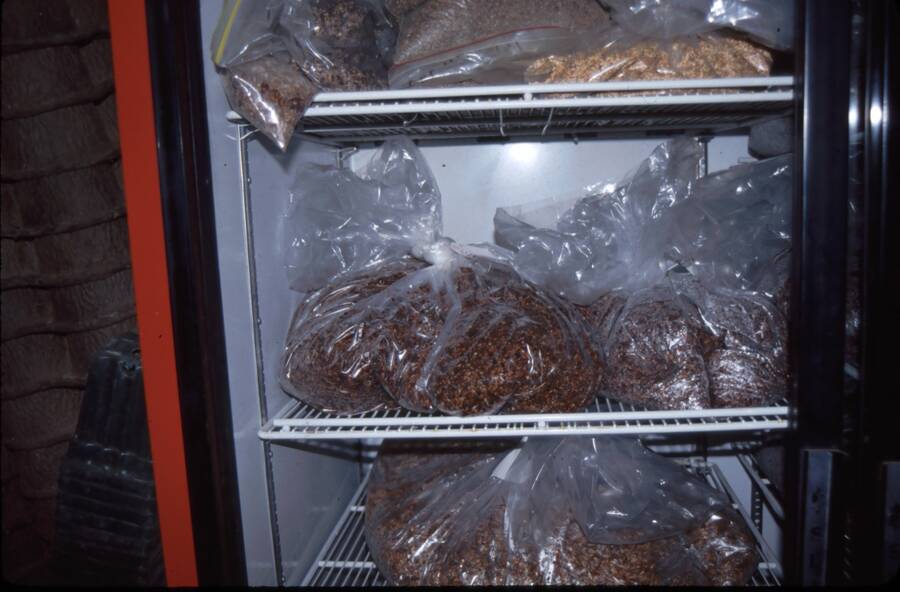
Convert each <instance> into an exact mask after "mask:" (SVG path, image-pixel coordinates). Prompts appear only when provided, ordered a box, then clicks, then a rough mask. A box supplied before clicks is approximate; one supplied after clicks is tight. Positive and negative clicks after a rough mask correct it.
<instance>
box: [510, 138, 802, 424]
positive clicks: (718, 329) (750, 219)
mask: <svg viewBox="0 0 900 592" xmlns="http://www.w3.org/2000/svg"><path fill="white" fill-rule="evenodd" d="M692 142H694V141H693V140H686V139H679V140H673V141H670V142H668V143H666V144H664V145H662V146H660V147H659V148H657V149H656V150H654V152H653V153H652V154H651V156H650V157H649V158H648V159H647V161H645V162H644V163H643V164H642V165H641V166H640V167H639V169H638V171H637V173H635V174H634V175H633V176H631V177H629V178H628V180H626V181H625V182H622V183H620V184H619V185H617V186H614V188H612V189H610V188H609V186H608V185H607V186H606V187H605V188H604V191H603V192H601V193H600V194H599V195H596V194H594V195H589V196H587V197H585V198H583V199H581V200H579V201H578V202H576V203H575V204H574V206H573V207H572V208H571V209H569V210H567V211H564V212H563V213H561V214H559V215H558V219H557V221H556V228H555V229H554V228H536V227H534V226H532V225H530V224H528V223H527V222H525V221H523V220H520V219H516V218H514V217H513V216H512V215H510V213H509V212H508V211H506V212H504V211H498V213H497V216H496V217H495V231H496V235H497V241H498V243H500V244H505V245H507V246H509V247H510V248H512V249H515V251H516V253H515V255H514V256H513V263H514V266H515V267H516V269H517V270H519V272H520V273H521V274H522V275H524V276H525V277H528V278H529V279H532V280H533V281H535V282H536V283H538V284H540V285H543V286H546V287H548V288H549V289H551V290H553V291H554V292H556V293H558V294H560V295H563V296H564V297H566V298H567V299H570V300H573V301H575V302H576V303H578V304H580V305H583V306H582V311H583V313H584V315H585V317H586V319H587V320H588V322H589V324H590V325H591V326H592V327H593V335H594V339H595V341H596V343H597V344H598V347H599V348H600V349H601V350H602V352H603V355H604V362H605V371H604V375H603V378H602V380H601V392H602V393H603V394H604V395H606V396H608V397H610V398H613V399H617V400H619V401H622V402H626V403H631V404H635V405H639V406H642V407H647V408H651V409H703V408H708V407H751V406H759V405H767V404H772V403H774V402H776V401H777V400H778V399H780V398H781V397H782V396H783V395H784V394H785V390H786V364H785V360H784V357H785V341H786V338H787V337H786V333H787V330H786V321H785V317H784V314H783V313H782V312H781V311H779V310H778V308H777V307H776V306H774V305H773V303H772V302H771V301H770V300H769V297H770V296H772V294H769V293H757V292H756V289H757V286H758V285H759V284H760V283H761V278H763V277H764V275H765V274H764V273H763V270H773V269H782V268H783V267H781V266H776V264H775V261H776V259H777V258H778V257H779V256H781V255H780V254H781V253H782V252H783V251H784V249H786V248H789V246H790V236H789V234H787V231H786V225H787V224H788V223H789V222H788V221H789V216H790V208H789V205H790V201H789V198H790V186H791V182H790V170H789V167H787V166H786V164H785V163H786V162H787V160H786V159H787V158H789V156H787V157H779V158H776V159H771V160H769V161H761V162H758V163H753V164H746V165H738V166H736V167H732V168H731V169H728V170H727V171H724V172H722V173H719V174H716V175H711V176H709V177H705V178H700V179H698V178H697V176H696V175H694V176H691V175H690V174H689V171H691V170H693V169H694V168H696V166H697V165H698V164H699V162H700V156H699V154H698V150H697V146H696V144H695V143H692ZM679 163H680V164H679ZM557 211H558V210H557ZM530 217H531V219H532V220H534V219H537V218H540V216H536V215H534V213H532V214H531V215H530ZM573 220H577V221H579V223H578V224H573V223H572V221H573ZM685 268H687V269H688V270H690V271H691V272H692V273H681V272H683V271H685Z"/></svg>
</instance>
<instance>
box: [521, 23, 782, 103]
mask: <svg viewBox="0 0 900 592" xmlns="http://www.w3.org/2000/svg"><path fill="white" fill-rule="evenodd" d="M771 67H772V55H771V53H770V52H769V51H768V50H766V49H764V48H762V47H760V46H758V45H755V44H753V43H751V42H749V41H745V40H743V39H735V38H732V37H726V36H718V35H705V36H701V37H692V38H687V39H678V40H675V41H672V42H670V43H663V42H659V41H640V42H636V43H633V44H630V45H629V44H627V43H623V42H612V43H610V44H609V45H607V46H606V47H604V48H602V49H598V50H591V51H585V52H579V53H573V54H567V55H554V56H548V57H544V58H540V59H538V60H535V61H534V62H533V63H532V64H531V65H530V66H529V67H528V69H527V70H526V78H527V79H528V80H529V81H530V82H542V83H548V84H552V83H562V82H607V81H626V80H678V79H689V78H737V77H743V76H767V75H768V74H769V71H770V70H771ZM648 92H658V91H643V92H642V93H641V94H648Z"/></svg>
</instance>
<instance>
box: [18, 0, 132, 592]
mask: <svg viewBox="0 0 900 592" xmlns="http://www.w3.org/2000/svg"><path fill="white" fill-rule="evenodd" d="M2 18H3V20H2V46H0V49H2V58H0V59H2V113H0V117H2V136H0V137H2V153H0V154H2V156H0V196H2V199H0V214H2V216H0V220H2V223H0V230H2V233H0V242H2V248H0V254H2V265H0V288H2V292H0V297H2V309H0V310H2V313H0V314H2V319H0V321H2V334H0V350H2V352H0V354H2V357H0V368H2V400H0V404H2V496H3V508H2V510H3V524H2V528H3V541H2V543H3V576H4V579H5V580H7V581H12V582H20V583H41V582H42V581H46V579H45V578H46V577H47V564H48V561H49V558H50V553H51V550H52V545H53V537H54V523H55V509H56V495H57V479H58V476H59V466H60V463H61V461H62V458H63V456H64V455H65V452H66V449H67V447H68V442H69V440H70V438H71V437H72V434H73V432H74V429H75V426H76V424H77V421H78V413H79V410H80V407H81V399H82V394H83V389H84V386H85V381H86V377H87V369H88V365H89V363H90V360H91V356H92V355H93V353H94V352H95V351H96V350H97V349H98V348H99V347H100V346H101V345H103V344H104V343H105V342H106V341H107V340H108V339H110V338H111V337H113V336H115V335H119V334H121V333H123V332H125V331H128V330H132V329H134V328H135V322H134V303H133V295H132V288H131V273H130V268H129V267H130V266H129V256H128V235H127V230H126V226H125V208H124V201H123V196H122V183H121V171H120V166H119V141H118V131H117V129H116V117H115V100H114V96H113V79H112V62H111V55H110V46H109V34H108V21H107V15H106V2H105V0H5V1H4V2H3V5H2Z"/></svg>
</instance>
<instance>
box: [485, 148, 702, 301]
mask: <svg viewBox="0 0 900 592" xmlns="http://www.w3.org/2000/svg"><path fill="white" fill-rule="evenodd" d="M702 166H703V146H702V145H701V144H700V142H698V141H697V140H696V139H695V138H688V137H680V138H675V139H673V140H670V141H668V142H665V143H663V144H660V145H659V146H658V147H657V148H656V149H654V150H653V152H652V153H651V154H650V156H649V157H648V158H646V159H645V160H644V161H643V162H642V163H641V164H640V165H639V166H638V168H637V170H636V171H635V172H634V173H633V174H631V175H629V176H628V178H627V179H626V180H624V181H622V182H619V183H618V184H614V183H601V184H598V185H597V186H594V187H589V188H588V189H587V190H586V193H587V195H586V196H585V197H583V198H580V199H579V200H577V201H576V202H575V203H574V204H568V203H566V202H562V203H559V202H556V203H550V204H539V205H538V206H537V208H535V207H534V206H532V207H530V208H500V209H498V210H497V212H496V214H495V217H494V228H495V231H494V234H495V239H496V241H497V244H499V245H501V246H504V247H507V248H509V249H512V250H513V251H514V252H515V255H514V256H513V264H514V266H515V268H516V270H517V271H519V273H521V274H522V275H523V276H524V277H526V278H528V279H529V280H531V281H533V282H535V283H537V284H539V285H541V286H544V287H546V288H548V289H550V290H552V291H553V292H555V293H557V294H559V295H560V296H563V297H565V298H566V299H568V300H571V301H573V302H576V303H578V304H584V305H586V304H590V303H592V302H594V301H596V300H597V298H599V297H600V296H602V295H604V294H606V293H607V292H610V291H612V290H618V289H631V288H636V287H641V286H648V285H652V284H654V283H655V282H657V281H659V280H661V279H662V278H663V276H664V274H665V267H664V266H661V265H660V260H661V258H662V254H663V250H664V249H665V244H664V243H660V241H659V238H660V236H659V234H658V231H657V229H656V226H658V225H659V224H660V222H659V220H660V219H661V218H662V216H663V213H664V212H665V211H666V210H668V209H669V208H671V207H672V206H674V205H676V204H678V203H681V202H683V201H684V200H685V199H686V198H687V197H688V195H690V193H691V190H692V187H693V185H694V184H695V183H696V182H697V179H698V178H699V177H700V175H701V173H702ZM525 220H531V221H532V222H534V224H530V223H528V222H526V221H525ZM554 227H555V228H554Z"/></svg>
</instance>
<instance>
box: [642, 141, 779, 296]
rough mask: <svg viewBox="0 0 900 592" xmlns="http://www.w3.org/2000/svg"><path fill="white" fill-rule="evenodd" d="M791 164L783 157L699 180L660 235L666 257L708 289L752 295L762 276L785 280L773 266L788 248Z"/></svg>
mask: <svg viewBox="0 0 900 592" xmlns="http://www.w3.org/2000/svg"><path fill="white" fill-rule="evenodd" d="M792 159H793V155H791V154H785V155H782V156H777V157H775V158H770V159H767V160H760V161H756V162H752V163H746V164H739V165H736V166H733V167H731V168H728V169H726V170H724V171H721V172H719V173H715V174H713V175H709V176H706V177H704V178H702V179H700V180H699V181H698V182H697V183H696V185H695V190H694V193H693V195H692V196H691V198H690V199H688V200H685V201H684V202H683V203H681V204H679V205H678V206H677V207H675V208H672V210H671V212H670V216H669V218H670V219H669V220H667V222H666V224H665V225H664V227H665V228H664V230H660V231H659V232H661V233H664V234H665V235H666V236H665V238H664V239H663V240H664V242H665V243H666V244H668V245H669V246H670V251H669V253H668V256H669V257H670V258H671V259H673V260H675V261H677V262H678V263H680V264H681V265H683V266H684V267H685V268H687V269H688V270H690V272H691V273H692V274H694V275H695V276H697V277H699V278H702V279H704V280H705V281H707V282H708V283H712V284H715V285H721V286H725V287H728V288H733V289H742V290H750V289H755V288H756V287H758V286H759V285H760V282H761V281H762V278H763V276H764V275H766V274H771V273H775V274H776V275H779V274H782V273H783V274H785V275H786V273H787V267H786V266H784V265H780V266H778V265H776V264H775V262H776V260H778V259H779V258H780V257H781V256H782V254H783V253H785V252H786V251H788V250H789V249H790V247H791V205H792V204H791V202H792V199H793V176H792V174H791V168H792V164H791V163H792ZM767 281H768V282H770V283H774V284H778V283H780V282H779V281H778V279H777V278H776V277H772V278H769V279H768V280H767ZM776 288H777V286H776ZM766 292H767V293H769V295H770V296H771V295H773V294H771V292H770V291H769V290H766Z"/></svg>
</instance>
